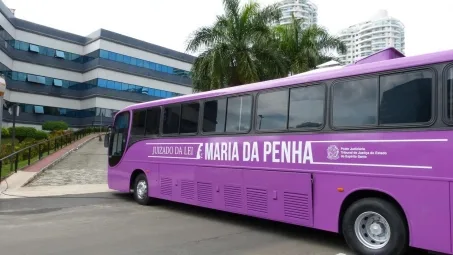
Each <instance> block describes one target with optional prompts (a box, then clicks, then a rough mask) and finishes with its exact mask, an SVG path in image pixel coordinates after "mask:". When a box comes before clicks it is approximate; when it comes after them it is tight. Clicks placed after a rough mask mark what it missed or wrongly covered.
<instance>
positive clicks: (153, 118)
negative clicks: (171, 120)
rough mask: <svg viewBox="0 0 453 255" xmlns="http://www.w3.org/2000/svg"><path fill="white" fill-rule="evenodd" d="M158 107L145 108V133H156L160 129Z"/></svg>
mask: <svg viewBox="0 0 453 255" xmlns="http://www.w3.org/2000/svg"><path fill="white" fill-rule="evenodd" d="M160 113H161V110H160V107H154V108H151V109H148V110H146V126H145V135H147V136H153V135H158V134H159V131H160Z"/></svg>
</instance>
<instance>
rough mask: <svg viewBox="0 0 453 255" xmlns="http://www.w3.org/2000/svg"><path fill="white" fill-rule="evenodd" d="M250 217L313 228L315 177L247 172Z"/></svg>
mask: <svg viewBox="0 0 453 255" xmlns="http://www.w3.org/2000/svg"><path fill="white" fill-rule="evenodd" d="M244 186H245V196H246V207H247V208H246V209H247V214H248V215H253V216H257V217H262V218H269V219H274V220H278V221H284V222H291V223H295V224H300V225H305V226H312V196H311V175H310V174H305V173H285V172H273V171H262V170H250V171H244Z"/></svg>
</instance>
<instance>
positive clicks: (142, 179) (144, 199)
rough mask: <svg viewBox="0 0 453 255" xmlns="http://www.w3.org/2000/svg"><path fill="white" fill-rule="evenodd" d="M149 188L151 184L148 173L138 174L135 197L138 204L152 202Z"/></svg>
mask: <svg viewBox="0 0 453 255" xmlns="http://www.w3.org/2000/svg"><path fill="white" fill-rule="evenodd" d="M148 189H149V185H148V179H147V178H146V175H145V174H144V173H141V174H139V175H137V177H135V181H134V199H135V201H136V202H137V203H138V204H141V205H149V204H151V201H152V198H150V197H149V196H148Z"/></svg>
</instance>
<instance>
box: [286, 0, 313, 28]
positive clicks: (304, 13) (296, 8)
mask: <svg viewBox="0 0 453 255" xmlns="http://www.w3.org/2000/svg"><path fill="white" fill-rule="evenodd" d="M279 6H280V10H281V11H282V18H281V19H280V24H289V23H291V14H294V17H295V18H297V19H303V20H304V22H303V24H302V27H307V26H309V25H311V24H317V22H318V7H316V5H315V4H314V3H312V2H311V1H309V0H283V1H281V2H280V3H279Z"/></svg>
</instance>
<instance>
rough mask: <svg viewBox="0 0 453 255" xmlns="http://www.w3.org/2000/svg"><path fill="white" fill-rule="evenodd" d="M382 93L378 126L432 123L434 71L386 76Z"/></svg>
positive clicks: (381, 82) (381, 81)
mask: <svg viewBox="0 0 453 255" xmlns="http://www.w3.org/2000/svg"><path fill="white" fill-rule="evenodd" d="M379 91H380V95H379V101H380V103H379V124H405V123H426V122H429V121H430V120H431V117H432V91H433V73H432V72H431V71H429V70H423V71H414V72H405V73H397V74H390V75H383V76H381V77H380V81H379Z"/></svg>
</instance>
